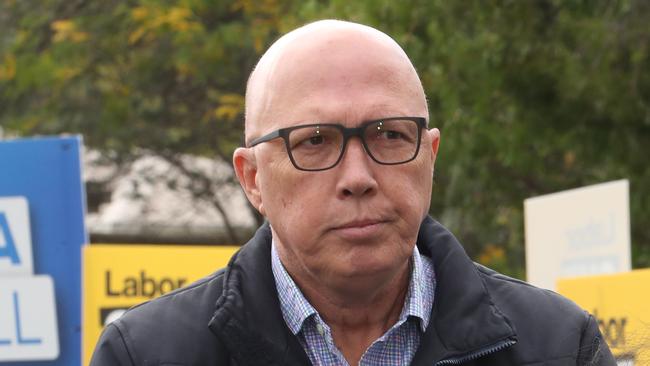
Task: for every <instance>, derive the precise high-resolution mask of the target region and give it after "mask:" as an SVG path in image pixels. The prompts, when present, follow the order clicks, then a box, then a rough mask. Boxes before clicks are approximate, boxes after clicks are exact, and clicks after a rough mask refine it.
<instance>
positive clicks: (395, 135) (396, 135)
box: [377, 130, 406, 140]
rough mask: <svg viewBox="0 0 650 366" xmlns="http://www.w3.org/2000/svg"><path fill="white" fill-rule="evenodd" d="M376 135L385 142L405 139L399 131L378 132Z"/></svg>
mask: <svg viewBox="0 0 650 366" xmlns="http://www.w3.org/2000/svg"><path fill="white" fill-rule="evenodd" d="M377 135H378V136H379V137H381V138H385V139H387V140H397V139H404V138H405V137H406V136H404V134H402V133H401V132H399V131H391V130H385V131H379V132H378V133H377Z"/></svg>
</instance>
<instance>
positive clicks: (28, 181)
mask: <svg viewBox="0 0 650 366" xmlns="http://www.w3.org/2000/svg"><path fill="white" fill-rule="evenodd" d="M81 147H82V140H81V137H79V136H71V137H51V138H34V139H16V140H9V141H0V366H6V365H19V366H55V365H56V366H59V365H60V366H64V365H65V366H77V365H81V247H82V245H84V244H85V243H87V242H88V236H87V233H86V229H85V225H84V213H85V192H84V186H83V181H82V176H81V156H80V151H81Z"/></svg>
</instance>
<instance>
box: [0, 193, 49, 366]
mask: <svg viewBox="0 0 650 366" xmlns="http://www.w3.org/2000/svg"><path fill="white" fill-rule="evenodd" d="M30 232H31V230H30V223H29V210H28V206H27V200H26V199H25V198H24V197H2V198H0V363H2V362H5V361H41V360H54V359H56V358H57V357H59V334H58V327H57V317H56V302H55V300H54V283H53V281H52V278H51V277H50V276H48V275H34V265H33V258H32V239H31V234H30Z"/></svg>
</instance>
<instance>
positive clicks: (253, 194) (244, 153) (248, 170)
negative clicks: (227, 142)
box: [232, 147, 264, 215]
mask: <svg viewBox="0 0 650 366" xmlns="http://www.w3.org/2000/svg"><path fill="white" fill-rule="evenodd" d="M232 164H233V166H234V167H235V174H236V175H237V179H239V184H241V186H242V188H243V189H244V193H246V197H248V200H249V201H250V203H251V204H252V205H253V207H255V208H256V209H257V211H259V212H260V213H261V214H262V215H264V207H263V205H262V194H261V192H260V189H259V186H258V184H257V160H256V157H255V153H254V152H253V149H250V148H245V147H240V148H237V149H236V150H235V152H234V153H233V155H232Z"/></svg>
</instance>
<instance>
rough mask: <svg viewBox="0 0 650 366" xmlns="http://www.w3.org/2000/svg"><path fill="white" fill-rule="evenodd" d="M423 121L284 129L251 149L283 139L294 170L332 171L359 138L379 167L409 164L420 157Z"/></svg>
mask: <svg viewBox="0 0 650 366" xmlns="http://www.w3.org/2000/svg"><path fill="white" fill-rule="evenodd" d="M426 126H427V120H426V118H423V117H389V118H382V119H377V120H373V121H366V122H364V123H362V124H361V125H360V126H359V127H345V126H343V125H340V124H333V123H314V124H307V125H299V126H292V127H287V128H281V129H279V130H276V131H273V132H271V133H269V134H267V135H264V136H262V137H259V138H257V139H255V140H253V141H251V143H250V144H249V147H253V146H255V145H259V144H261V143H263V142H268V141H271V140H273V139H276V138H279V137H281V138H282V139H283V140H284V144H285V146H286V149H287V153H288V154H289V159H290V160H291V163H293V166H295V167H296V169H299V170H306V171H319V170H327V169H331V168H333V167H334V166H336V164H338V163H339V161H341V158H342V157H343V153H344V152H345V147H346V146H347V144H348V140H349V139H350V138H352V137H354V136H356V137H359V139H361V142H362V144H363V147H364V149H365V150H366V152H367V153H368V155H370V157H371V158H372V160H374V161H375V162H377V163H379V164H384V165H396V164H404V163H407V162H409V161H411V160H413V159H415V157H416V156H417V155H418V151H419V150H420V137H421V135H422V129H423V128H426Z"/></svg>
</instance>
